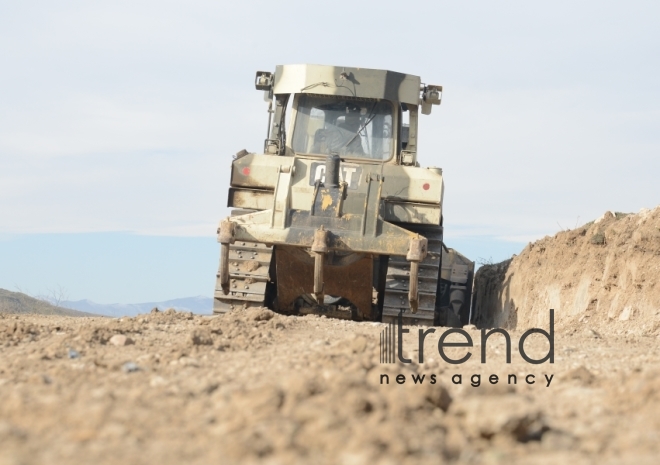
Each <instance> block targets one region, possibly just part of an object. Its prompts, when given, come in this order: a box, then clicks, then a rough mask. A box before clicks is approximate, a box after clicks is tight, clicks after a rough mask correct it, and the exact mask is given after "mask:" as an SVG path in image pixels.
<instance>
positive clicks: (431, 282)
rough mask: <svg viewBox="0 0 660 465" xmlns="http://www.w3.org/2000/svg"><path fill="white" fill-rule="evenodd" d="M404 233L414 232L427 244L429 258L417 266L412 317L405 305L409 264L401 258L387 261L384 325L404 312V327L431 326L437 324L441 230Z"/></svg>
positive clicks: (418, 230)
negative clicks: (415, 298) (415, 309)
mask: <svg viewBox="0 0 660 465" xmlns="http://www.w3.org/2000/svg"><path fill="white" fill-rule="evenodd" d="M406 229H409V230H410V231H413V232H417V233H419V234H420V235H422V236H424V237H426V239H427V240H428V254H427V256H426V258H425V259H424V261H422V262H421V263H420V264H419V281H418V282H419V285H418V292H419V308H418V309H417V313H412V312H411V311H410V302H408V289H409V287H410V263H408V262H407V261H406V259H405V258H404V257H390V260H389V263H388V266H387V280H386V283H385V299H384V302H383V322H384V323H389V322H396V321H397V318H398V316H399V312H400V311H401V310H403V324H406V325H428V326H432V325H433V324H434V323H435V320H436V312H435V300H436V295H437V291H438V279H439V275H440V260H441V257H442V229H441V228H433V229H431V228H428V229H427V228H422V227H415V228H408V227H407V228H406Z"/></svg>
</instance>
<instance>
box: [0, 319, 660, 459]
mask: <svg viewBox="0 0 660 465" xmlns="http://www.w3.org/2000/svg"><path fill="white" fill-rule="evenodd" d="M385 328H386V325H383V324H380V323H357V322H351V321H344V320H332V319H327V318H321V317H318V316H312V315H310V316H305V317H287V316H283V315H278V314H275V313H273V312H271V311H269V310H266V309H247V310H245V311H239V312H235V313H232V314H228V315H223V316H218V317H203V316H198V315H193V314H191V313H179V312H174V311H165V312H153V313H151V314H148V315H140V316H138V317H135V318H122V319H118V320H112V319H107V318H70V317H58V316H40V315H20V316H18V315H0V398H2V402H1V403H0V450H1V451H2V453H1V454H0V464H2V465H4V464H19V463H20V464H32V463H34V464H37V463H98V464H118V463H136V464H140V463H144V464H151V463H162V464H170V463H172V464H179V463H190V464H207V463H229V464H231V463H272V464H298V463H300V464H306V463H318V464H325V463H328V464H331V463H332V464H334V463H350V464H363V463H364V464H366V463H392V464H394V463H474V464H479V463H514V464H515V463H520V464H523V463H524V464H527V463H567V462H570V463H594V462H598V463H649V464H650V463H655V462H656V459H657V455H658V451H659V449H658V444H659V442H658V440H657V438H658V431H660V425H658V423H657V419H658V418H660V415H659V414H660V410H659V408H660V384H659V383H658V380H659V379H660V372H658V369H657V363H656V364H655V367H654V366H653V363H649V362H650V361H651V362H652V361H653V360H656V361H657V347H656V346H657V344H656V340H655V339H650V338H640V340H639V341H637V343H636V344H627V342H628V339H624V338H617V337H616V336H615V337H612V338H609V339H607V340H605V339H597V338H594V337H591V336H586V335H580V334H577V335H572V334H568V335H563V334H561V333H558V334H557V336H556V339H557V341H556V352H557V354H556V357H555V358H556V362H555V364H554V365H552V366H548V365H542V366H539V365H535V366H530V365H529V364H527V363H525V362H523V361H522V360H521V359H520V357H514V359H513V361H512V363H506V362H505V357H504V356H503V351H504V349H505V348H504V345H503V341H502V340H498V339H495V338H493V339H492V340H490V341H489V360H488V364H482V363H480V361H479V357H478V348H476V347H475V348H474V352H475V354H474V355H475V356H473V357H472V358H471V359H470V360H469V361H468V362H467V363H466V364H465V365H461V366H458V365H449V364H444V363H442V362H441V360H439V358H438V355H437V351H436V353H435V354H433V353H432V352H431V350H432V348H433V346H434V345H435V343H436V339H437V337H439V336H438V334H433V335H430V336H429V337H428V339H429V341H430V340H431V339H432V338H435V339H434V340H433V341H430V342H429V343H428V346H427V352H426V355H425V362H424V363H419V364H418V363H414V362H413V363H411V364H408V365H403V364H400V363H397V364H383V363H380V360H381V359H380V352H379V345H378V342H379V340H380V339H379V336H380V334H381V332H382V331H383V330H384V329H385ZM466 329H467V331H468V332H470V333H471V335H472V338H473V339H474V341H475V345H478V339H479V332H478V331H477V330H476V329H475V328H474V327H470V328H466ZM415 333H416V328H411V332H410V333H409V334H408V337H407V338H406V340H405V343H404V347H403V348H404V355H406V356H408V357H409V358H411V359H413V361H416V360H417V357H416V352H417V351H418V350H419V346H418V343H417V339H416V338H415V337H414V335H415ZM511 337H512V339H514V340H516V339H518V338H520V331H517V330H513V331H511ZM528 349H529V350H530V351H531V352H530V353H540V352H542V351H543V350H545V349H544V346H543V341H530V343H529V344H528ZM450 350H454V351H456V353H455V354H454V353H452V356H454V358H455V357H456V356H457V355H458V354H459V353H460V352H463V351H464V350H465V349H464V348H455V349H450ZM654 351H655V352H654ZM494 374H497V375H499V377H500V383H499V384H497V385H492V384H491V381H490V380H491V379H492V375H494ZM511 374H515V375H516V376H517V378H518V381H517V383H516V382H514V383H513V384H510V381H506V380H507V379H509V377H510V376H511ZM530 374H531V375H532V376H534V375H535V376H536V378H535V379H536V382H535V383H534V384H529V383H528V382H526V381H525V380H526V379H528V378H527V377H528V376H529V375H530ZM413 375H415V376H416V377H417V381H415V378H414V377H413ZM457 375H462V376H463V383H462V384H461V385H456V384H454V382H453V380H454V379H455V377H456V376H457ZM383 376H385V378H384V377H383ZM432 376H433V377H434V378H433V380H434V381H435V383H434V384H431V382H432V381H431V379H432V378H431V377H432ZM475 376H479V377H480V380H481V384H477V385H476V386H475V384H474V383H475ZM548 376H551V377H553V378H554V380H553V381H552V384H550V383H549V382H548V381H546V380H547V379H548ZM400 377H402V381H403V382H400V381H399V378H400ZM421 377H423V378H421ZM420 378H421V380H420ZM548 385H549V386H548Z"/></svg>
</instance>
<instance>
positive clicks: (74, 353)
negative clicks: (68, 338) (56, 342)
mask: <svg viewBox="0 0 660 465" xmlns="http://www.w3.org/2000/svg"><path fill="white" fill-rule="evenodd" d="M68 354H69V358H80V353H79V352H78V351H77V350H73V349H69V352H68Z"/></svg>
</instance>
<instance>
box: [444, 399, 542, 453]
mask: <svg viewBox="0 0 660 465" xmlns="http://www.w3.org/2000/svg"><path fill="white" fill-rule="evenodd" d="M450 412H451V413H452V414H454V415H456V416H457V417H459V418H462V419H463V426H464V428H465V432H466V433H467V434H468V436H470V437H472V438H484V439H491V438H492V437H493V436H505V437H510V438H512V439H515V440H516V441H519V442H527V441H530V440H540V439H541V437H542V436H543V433H544V432H546V431H547V430H548V429H549V428H548V427H547V425H546V424H545V421H544V419H543V415H542V413H541V410H540V409H539V408H538V407H536V406H535V405H534V404H533V403H532V402H531V401H529V400H528V399H526V398H524V397H521V396H517V395H508V396H498V397H481V396H480V397H469V398H466V399H462V400H461V402H455V403H454V404H453V405H452V407H451V409H450Z"/></svg>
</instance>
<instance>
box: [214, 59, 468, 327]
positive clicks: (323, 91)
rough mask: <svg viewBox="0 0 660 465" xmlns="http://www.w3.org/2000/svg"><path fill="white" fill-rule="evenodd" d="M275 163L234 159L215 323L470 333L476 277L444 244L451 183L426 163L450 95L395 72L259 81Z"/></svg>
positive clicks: (288, 70) (347, 71)
mask: <svg viewBox="0 0 660 465" xmlns="http://www.w3.org/2000/svg"><path fill="white" fill-rule="evenodd" d="M255 86H256V88H257V90H261V91H263V92H264V93H265V99H266V101H267V102H268V103H269V106H268V133H267V138H266V140H265V142H264V147H263V151H262V152H260V153H249V152H247V151H245V150H243V151H241V152H239V153H237V154H236V156H235V157H234V160H233V162H232V166H231V186H230V188H229V195H228V203H227V205H228V207H230V208H231V209H232V211H231V216H230V217H228V218H226V219H223V220H221V221H220V225H219V227H218V242H220V267H219V270H218V273H217V283H216V288H215V294H214V312H215V313H225V312H230V311H240V310H241V309H244V308H247V307H251V306H265V307H268V308H271V309H272V310H274V311H277V312H281V313H287V314H306V313H317V314H324V315H328V316H330V317H338V318H350V319H353V320H371V321H392V320H394V319H396V318H397V317H398V316H399V315H400V314H401V315H402V317H403V322H404V324H421V325H450V326H457V325H461V324H466V323H467V322H468V321H469V309H470V300H471V292H472V279H473V274H474V263H473V262H471V261H470V260H468V259H467V258H466V257H464V256H463V255H461V254H460V253H458V252H456V251H454V250H452V249H450V248H447V247H446V246H445V244H444V243H443V226H442V223H443V214H442V213H443V211H442V201H443V195H444V182H443V175H442V169H440V168H435V167H430V168H421V167H420V165H419V163H418V161H417V142H418V118H419V113H420V112H421V113H422V114H424V115H428V114H430V113H431V108H432V106H433V105H439V104H440V101H441V97H442V87H441V86H436V85H426V84H423V83H422V82H421V80H420V78H419V77H417V76H412V75H409V74H401V73H396V72H392V71H385V70H375V69H365V68H350V67H335V66H319V65H284V66H277V67H276V69H275V72H274V73H271V72H265V71H259V72H257V74H256V78H255Z"/></svg>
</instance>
